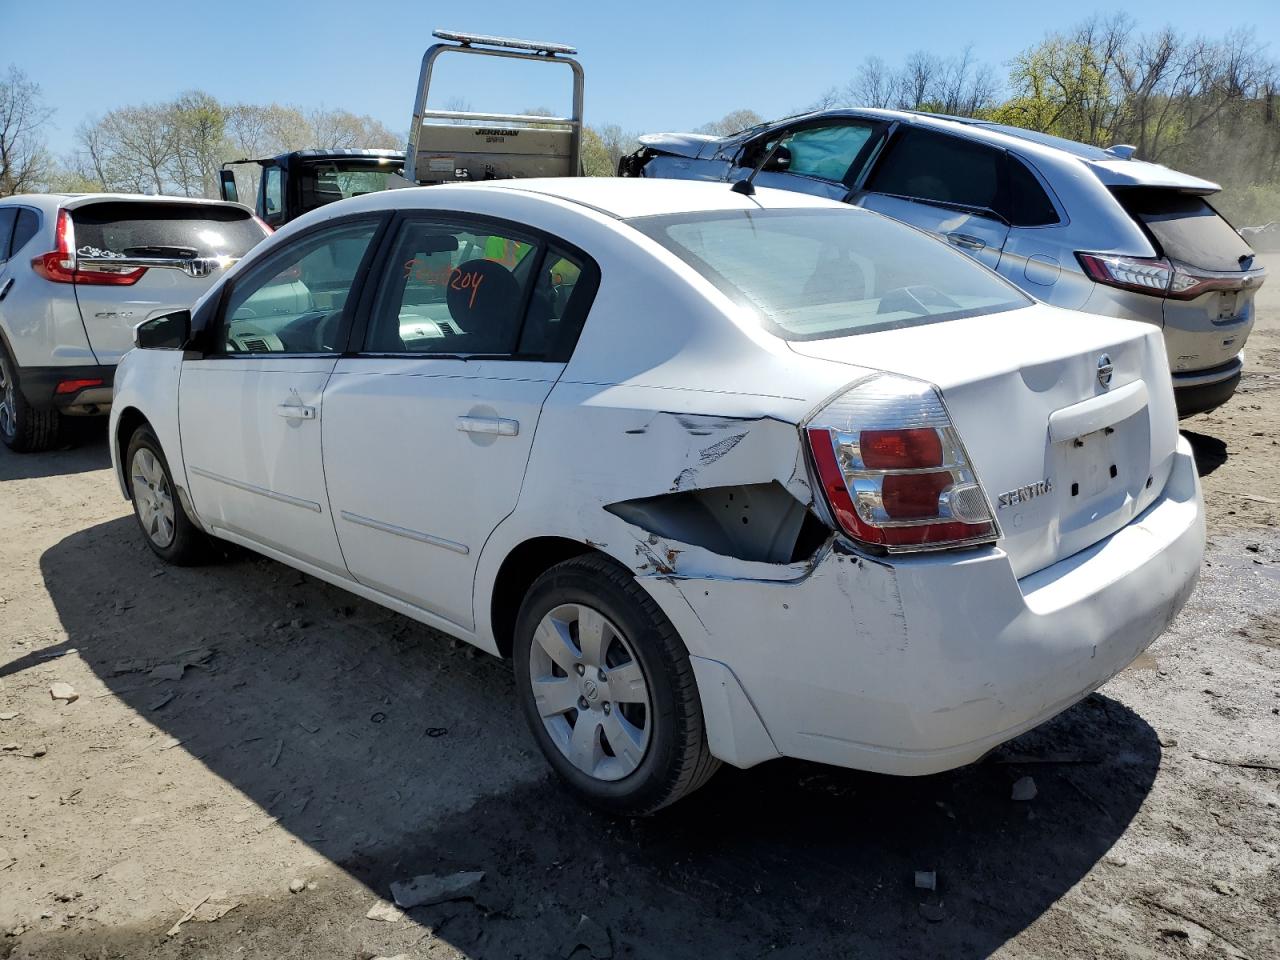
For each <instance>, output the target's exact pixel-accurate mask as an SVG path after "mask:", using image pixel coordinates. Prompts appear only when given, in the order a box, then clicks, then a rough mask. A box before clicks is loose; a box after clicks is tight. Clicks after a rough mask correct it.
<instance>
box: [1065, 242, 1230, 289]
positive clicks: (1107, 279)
mask: <svg viewBox="0 0 1280 960" xmlns="http://www.w3.org/2000/svg"><path fill="white" fill-rule="evenodd" d="M1076 259H1077V260H1079V261H1080V266H1081V267H1083V268H1084V272H1085V273H1087V274H1088V275H1089V277H1090V279H1092V280H1094V281H1096V282H1097V283H1104V284H1106V285H1107V286H1109V287H1120V288H1121V289H1122V290H1133V291H1136V292H1137V293H1146V294H1150V295H1151V296H1153V297H1168V298H1169V299H1170V300H1194V299H1195V298H1196V297H1198V296H1200V294H1202V293H1207V292H1208V291H1210V290H1239V289H1241V288H1242V287H1243V286H1244V285H1245V283H1244V274H1234V273H1207V272H1203V271H1197V270H1195V269H1193V268H1189V267H1186V266H1183V265H1182V264H1179V263H1175V262H1173V261H1171V260H1166V259H1165V258H1163V257H1159V258H1149V257H1121V256H1117V255H1115V254H1110V253H1077V254H1076Z"/></svg>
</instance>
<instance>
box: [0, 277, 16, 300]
mask: <svg viewBox="0 0 1280 960" xmlns="http://www.w3.org/2000/svg"><path fill="white" fill-rule="evenodd" d="M12 286H13V277H10V278H9V279H8V280H6V281H5V282H4V286H2V287H0V300H3V299H4V298H5V297H7V296H8V295H9V288H10V287H12Z"/></svg>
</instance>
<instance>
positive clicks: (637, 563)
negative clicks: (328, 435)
mask: <svg viewBox="0 0 1280 960" xmlns="http://www.w3.org/2000/svg"><path fill="white" fill-rule="evenodd" d="M677 403H679V404H681V405H683V407H684V410H683V411H681V412H675V411H672V412H662V411H655V410H654V409H653V406H658V405H663V406H665V405H667V404H671V405H673V406H674V405H675V404H677ZM645 404H650V405H651V406H650V407H649V408H648V409H646V408H645V406H644V405H645ZM810 406H811V404H810V403H809V402H808V401H801V400H785V399H779V398H776V397H751V396H743V395H740V394H732V395H731V394H723V393H710V392H701V391H680V390H665V389H658V388H650V387H642V386H636V385H620V386H600V385H594V384H582V383H566V382H563V381H562V382H561V383H559V384H557V385H556V387H555V388H554V389H553V390H552V392H551V395H550V396H549V397H548V399H547V403H546V405H545V407H544V408H543V411H542V415H541V417H540V418H539V422H538V428H537V429H538V433H537V438H536V440H535V442H534V444H533V450H532V454H531V457H530V461H529V466H528V470H527V472H526V475H525V483H524V487H523V489H522V491H521V494H520V502H519V506H518V507H517V509H516V511H515V512H514V513H513V514H512V515H511V516H510V517H508V518H507V519H506V520H505V521H504V522H503V523H502V524H501V525H500V526H499V528H498V529H497V530H496V531H495V532H494V535H493V537H492V538H491V540H490V542H489V543H488V544H487V545H486V547H485V550H484V554H485V558H484V559H483V560H482V562H481V567H480V570H479V571H478V577H477V595H478V596H486V595H488V592H489V590H490V588H491V586H492V582H493V577H494V576H496V568H497V566H498V564H500V563H501V558H502V557H504V556H505V555H506V554H507V553H508V552H509V551H510V550H511V549H513V548H514V547H515V546H517V545H518V544H520V543H522V542H524V541H526V540H529V539H533V538H535V537H542V536H556V537H565V538H569V539H572V540H577V541H580V542H582V543H584V544H590V545H591V546H592V547H594V548H595V549H598V550H601V551H603V552H604V553H607V554H608V555H609V556H611V557H613V558H614V559H615V560H617V561H618V562H619V563H621V564H623V565H624V566H626V567H628V568H629V569H631V570H633V571H634V572H635V574H636V576H637V577H640V578H642V579H644V578H650V577H659V578H666V577H713V578H747V579H758V580H774V581H786V580H794V579H796V578H799V577H803V576H805V575H806V574H807V573H808V572H809V570H810V564H809V563H807V562H801V563H761V562H752V561H745V560H741V559H737V558H734V557H729V556H724V555H721V554H717V553H713V552H711V551H710V550H707V549H704V548H701V547H698V546H694V545H691V544H688V543H685V542H682V541H680V540H678V539H676V538H674V537H663V536H658V535H656V534H653V533H651V532H649V531H646V530H644V529H642V528H641V527H639V526H636V525H634V524H632V523H628V522H626V521H625V520H623V519H622V518H620V517H618V516H616V515H614V514H612V513H610V512H609V511H608V510H607V509H606V507H607V506H608V505H609V504H613V503H617V502H619V501H628V500H635V499H640V498H647V497H655V496H660V495H663V494H669V493H672V492H679V491H686V490H696V489H701V488H706V487H723V486H735V485H747V484H769V483H776V484H778V485H780V486H781V487H782V488H784V489H785V490H786V491H787V493H788V494H790V495H791V496H793V497H794V498H795V499H796V500H797V501H798V502H799V503H801V504H803V505H805V506H809V505H810V504H811V503H812V499H813V495H812V491H811V489H810V484H809V479H808V471H807V469H806V466H805V461H804V455H803V450H802V447H801V441H800V433H799V430H798V428H797V427H796V424H795V421H798V420H799V419H801V418H803V416H804V415H805V414H806V413H807V411H808V409H809V407H810ZM792 418H794V420H793V419H792Z"/></svg>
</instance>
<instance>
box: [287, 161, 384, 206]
mask: <svg viewBox="0 0 1280 960" xmlns="http://www.w3.org/2000/svg"><path fill="white" fill-rule="evenodd" d="M399 170H400V167H399V164H392V163H383V164H378V165H376V166H371V165H369V164H368V163H361V164H341V163H335V162H333V161H329V162H325V163H319V164H308V165H306V166H303V167H301V168H300V169H299V170H298V173H297V177H298V190H299V193H300V195H301V199H302V209H303V210H314V209H315V208H316V207H322V206H324V205H325V204H326V203H333V202H334V201H335V200H346V199H347V198H348V197H360V196H364V195H365V194H366V193H378V192H379V191H381V190H385V189H387V174H389V173H398V172H399Z"/></svg>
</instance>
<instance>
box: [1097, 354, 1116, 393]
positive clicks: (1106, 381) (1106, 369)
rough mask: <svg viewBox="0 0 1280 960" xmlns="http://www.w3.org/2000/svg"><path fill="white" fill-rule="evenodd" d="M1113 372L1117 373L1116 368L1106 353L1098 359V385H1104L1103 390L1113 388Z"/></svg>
mask: <svg viewBox="0 0 1280 960" xmlns="http://www.w3.org/2000/svg"><path fill="white" fill-rule="evenodd" d="M1113 372H1115V367H1114V366H1112V364H1111V356H1110V354H1106V353H1104V354H1103V355H1102V356H1100V357H1099V358H1098V383H1100V384H1102V389H1103V390H1106V389H1108V388H1109V387H1110V386H1111V374H1112V373H1113Z"/></svg>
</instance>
